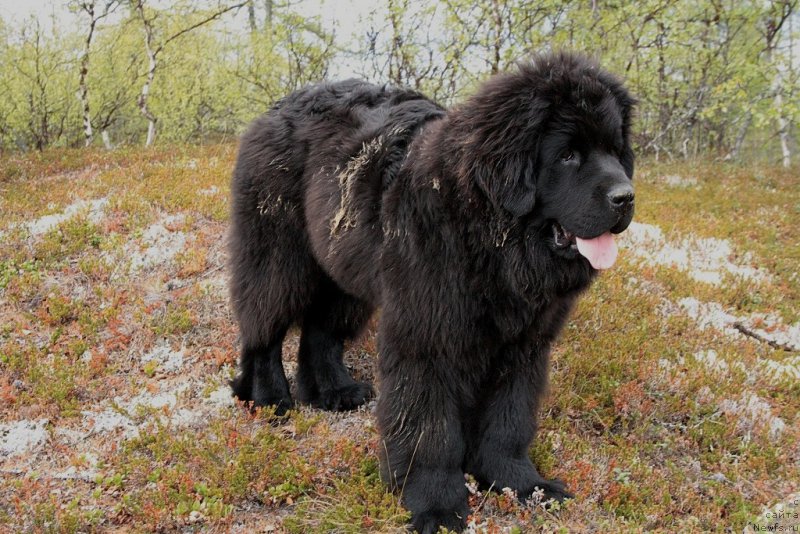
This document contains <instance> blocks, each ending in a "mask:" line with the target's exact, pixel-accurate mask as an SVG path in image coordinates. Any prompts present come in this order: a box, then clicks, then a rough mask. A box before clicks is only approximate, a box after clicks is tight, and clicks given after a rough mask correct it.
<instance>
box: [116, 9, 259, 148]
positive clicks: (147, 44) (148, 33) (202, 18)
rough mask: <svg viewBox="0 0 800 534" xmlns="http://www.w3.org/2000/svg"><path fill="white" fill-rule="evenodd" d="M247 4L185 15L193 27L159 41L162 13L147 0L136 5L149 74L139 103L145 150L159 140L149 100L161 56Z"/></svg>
mask: <svg viewBox="0 0 800 534" xmlns="http://www.w3.org/2000/svg"><path fill="white" fill-rule="evenodd" d="M246 4H247V2H246V1H245V2H239V3H237V4H232V5H229V6H221V7H218V8H216V9H214V10H212V11H210V12H208V13H205V14H203V13H201V14H197V13H187V14H185V18H194V19H196V20H195V21H194V22H192V23H188V24H187V25H185V26H183V27H181V28H180V29H178V30H176V31H174V32H171V33H168V34H167V36H166V37H163V38H159V37H158V36H157V35H156V34H157V28H156V22H157V19H158V18H159V16H160V14H161V13H160V12H159V11H157V10H155V9H149V8H148V7H147V6H145V0H133V1H132V3H131V7H132V9H133V11H134V12H135V14H136V15H137V16H138V18H139V21H140V22H141V24H142V29H143V33H144V49H145V53H146V54H147V74H146V76H145V81H144V84H143V85H142V89H141V92H140V93H139V97H138V99H137V104H138V106H139V111H140V112H141V114H142V116H143V117H144V118H145V119H147V140H146V141H145V146H150V145H152V144H153V141H154V140H155V137H156V122H157V121H158V117H156V116H155V115H154V114H153V112H152V111H151V109H150V107H149V102H148V98H149V96H150V88H151V87H152V85H153V80H155V76H156V70H157V69H158V59H159V56H160V55H161V53H162V52H163V51H164V48H165V47H166V46H167V45H169V44H170V43H172V42H173V41H175V40H177V39H179V38H180V37H182V36H184V35H186V34H188V33H189V32H191V31H193V30H196V29H197V28H200V27H202V26H204V25H206V24H208V23H210V22H212V21H215V20H217V19H219V18H220V17H221V16H222V15H224V14H225V13H228V12H229V11H233V10H235V9H239V8H241V7H243V6H245V5H246ZM182 18H184V17H182Z"/></svg>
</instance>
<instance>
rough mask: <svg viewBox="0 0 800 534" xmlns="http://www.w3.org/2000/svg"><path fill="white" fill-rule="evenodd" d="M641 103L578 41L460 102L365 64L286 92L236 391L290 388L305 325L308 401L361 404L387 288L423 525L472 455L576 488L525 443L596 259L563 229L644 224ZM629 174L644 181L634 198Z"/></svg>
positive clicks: (388, 345)
mask: <svg viewBox="0 0 800 534" xmlns="http://www.w3.org/2000/svg"><path fill="white" fill-rule="evenodd" d="M633 103H634V101H633V99H632V98H631V97H630V96H629V94H628V93H627V92H626V91H625V89H624V88H623V87H622V85H621V84H620V82H619V81H618V80H617V79H616V78H614V77H613V76H611V75H610V74H608V73H606V72H605V71H603V70H601V69H600V68H599V67H598V66H597V65H596V64H595V63H594V62H592V61H590V60H587V59H586V58H583V57H582V56H578V55H572V54H554V55H544V56H540V57H537V58H536V59H534V60H533V61H531V62H529V63H525V64H522V65H520V66H519V68H518V69H516V70H515V71H514V72H511V73H508V74H501V75H498V76H495V77H493V78H491V79H490V80H489V81H487V82H486V83H485V84H483V86H482V87H480V88H479V90H478V92H477V93H476V94H475V95H474V96H472V97H471V98H469V99H468V100H466V101H465V102H464V103H463V104H461V105H459V106H457V107H455V108H454V109H452V110H449V111H447V110H445V109H443V108H442V107H440V106H438V105H437V104H435V103H433V102H432V101H430V100H428V99H427V98H425V97H424V96H422V95H420V94H418V93H416V92H414V91H410V90H406V89H400V88H395V87H387V86H383V87H380V86H374V85H370V84H367V83H364V82H360V81H352V80H351V81H346V82H341V83H326V84H320V85H316V86H313V87H308V88H306V89H302V90H300V91H297V92H295V93H292V94H291V95H289V96H287V97H286V98H284V99H283V100H281V101H280V102H278V103H277V104H276V105H275V106H274V107H273V109H272V110H271V111H270V112H269V113H268V114H266V115H265V116H263V117H261V118H259V119H258V120H256V121H255V122H254V123H253V125H252V126H251V128H250V129H249V131H248V132H247V133H246V134H245V135H244V137H243V138H242V141H241V148H240V153H239V157H238V161H237V164H236V170H235V174H234V177H233V183H232V195H233V202H232V225H233V228H232V234H231V238H232V239H231V248H230V258H231V269H232V281H231V295H232V302H233V308H234V310H235V314H236V318H237V320H238V322H239V326H240V329H241V335H242V343H243V346H242V353H241V363H240V366H241V367H240V374H239V376H238V377H237V378H236V380H234V382H233V388H234V393H235V395H236V396H238V397H239V398H240V399H244V400H250V401H253V403H254V404H255V405H259V406H261V405H275V406H276V407H277V411H278V413H282V412H283V411H285V410H286V409H288V408H290V407H291V406H292V405H293V401H292V397H291V395H290V391H289V385H288V382H287V380H286V376H285V375H284V371H283V367H282V364H281V343H282V341H283V337H284V335H285V334H286V331H287V329H288V328H289V327H290V326H291V325H292V324H299V325H300V326H301V328H302V334H301V340H300V349H299V354H298V370H297V385H298V397H299V400H300V401H301V402H304V403H310V404H312V405H315V406H319V407H321V408H325V409H333V410H346V409H352V408H355V407H357V406H359V405H361V404H363V403H364V402H365V401H366V400H367V399H368V398H369V397H370V396H371V395H372V388H371V387H370V386H369V385H368V384H364V383H359V382H356V381H354V380H353V379H352V378H351V377H350V376H349V374H348V372H347V370H346V368H345V367H344V365H343V363H342V348H343V344H344V342H345V341H346V340H348V339H351V338H353V337H354V336H355V335H357V334H358V332H359V331H360V330H361V329H362V328H363V327H364V325H365V323H366V321H367V320H368V318H369V317H370V315H371V314H372V312H373V311H374V310H375V309H376V308H377V307H381V308H382V311H381V314H380V324H379V333H378V350H379V354H380V356H379V357H380V361H379V371H380V391H381V394H380V397H379V401H378V408H377V418H378V424H379V428H380V432H381V440H382V442H381V444H380V447H379V449H380V454H381V464H382V473H383V476H384V479H385V480H386V481H387V482H388V483H389V484H390V485H391V486H392V487H394V488H397V489H399V488H402V492H403V493H402V498H403V503H404V504H405V506H406V507H408V509H409V510H411V512H412V522H413V524H414V526H415V527H416V528H417V529H418V530H419V531H420V532H426V533H427V532H435V531H436V530H437V529H438V528H439V526H441V525H444V526H447V527H448V528H451V529H460V528H462V527H463V526H464V524H465V519H466V517H467V515H468V513H469V509H468V506H467V490H466V488H465V486H464V473H465V472H468V473H471V474H472V475H474V476H475V478H476V479H477V480H478V481H479V483H481V484H482V485H484V487H485V488H489V487H494V488H504V487H509V488H512V489H514V490H516V491H517V493H518V495H519V496H520V497H521V498H525V497H527V496H529V495H530V494H531V493H532V492H533V491H534V488H535V487H537V486H538V487H540V488H542V489H543V490H544V491H545V494H546V496H547V497H554V498H556V499H563V498H564V497H566V496H568V495H569V494H568V493H567V492H566V490H565V489H564V487H563V484H561V483H560V482H559V481H553V480H545V479H543V478H542V477H541V476H540V475H539V473H538V472H537V471H536V468H535V467H534V466H533V465H532V463H531V461H530V459H529V458H528V448H529V446H530V443H531V441H532V439H533V437H534V433H535V430H536V412H537V409H538V405H539V400H540V398H541V396H542V393H543V391H544V389H545V386H546V382H547V374H548V355H549V352H550V346H551V343H552V342H553V341H554V339H555V338H556V336H557V335H558V333H559V331H560V330H561V328H562V326H563V324H564V322H565V320H566V318H567V315H568V313H569V312H570V310H571V308H572V307H573V304H574V302H575V300H576V298H577V297H578V295H579V293H580V292H581V291H583V290H584V289H585V288H586V287H587V286H588V285H589V283H590V281H591V280H592V278H593V277H594V275H595V270H594V269H593V268H592V267H591V265H590V264H589V262H588V261H587V260H586V259H585V258H583V257H582V256H580V255H579V254H578V253H577V252H576V250H575V247H574V246H566V247H565V246H563V245H562V244H559V243H558V239H556V238H555V237H554V231H555V230H554V228H557V227H563V229H565V230H567V231H568V232H569V233H570V234H575V235H577V236H579V237H583V238H593V237H595V236H597V235H600V234H602V233H604V232H608V231H611V232H614V233H618V232H621V231H623V230H624V229H625V228H626V227H627V226H628V224H629V223H630V220H631V217H632V213H633V205H632V189H630V179H631V177H632V174H633V153H632V151H631V149H630V142H629V139H630V121H631V108H632V106H633ZM614 187H617V188H618V187H625V188H627V189H626V191H627V190H630V193H629V194H628V196H629V197H630V199H626V202H625V203H624V205H622V206H621V205H620V204H619V203H616V204H615V205H613V206H611V205H609V200H608V198H609V195H611V193H609V191H610V190H611V189H613V188H614ZM628 200H630V202H628Z"/></svg>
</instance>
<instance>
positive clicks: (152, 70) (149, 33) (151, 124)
mask: <svg viewBox="0 0 800 534" xmlns="http://www.w3.org/2000/svg"><path fill="white" fill-rule="evenodd" d="M136 9H137V10H138V11H139V16H140V17H141V19H142V24H143V25H144V48H145V51H146V52H147V60H148V67H147V77H146V78H145V82H144V85H142V92H141V93H139V98H138V99H137V104H138V105H139V111H140V112H141V113H142V116H143V117H144V118H145V119H147V140H146V141H145V143H144V146H151V145H152V144H153V141H154V140H155V138H156V116H155V115H153V113H152V112H151V111H150V108H148V107H147V97H148V96H149V95H150V87H151V86H152V85H153V80H154V79H155V77H156V67H158V60H157V54H158V52H157V51H155V50H153V26H152V25H151V23H150V21H149V20H148V19H147V18H146V17H145V15H144V6H143V5H142V2H139V3H138V4H137V5H136Z"/></svg>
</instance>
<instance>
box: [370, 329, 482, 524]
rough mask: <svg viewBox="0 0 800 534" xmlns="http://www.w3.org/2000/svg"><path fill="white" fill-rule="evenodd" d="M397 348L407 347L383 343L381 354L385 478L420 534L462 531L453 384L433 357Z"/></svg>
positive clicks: (460, 442)
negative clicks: (443, 529)
mask: <svg viewBox="0 0 800 534" xmlns="http://www.w3.org/2000/svg"><path fill="white" fill-rule="evenodd" d="M384 319H385V318H384ZM406 342H407V340H406ZM398 346H402V344H397V343H395V342H393V340H392V339H386V338H384V339H383V340H382V346H381V349H380V352H381V371H382V376H381V395H380V398H379V401H378V410H377V412H378V425H379V428H380V430H381V443H380V444H379V449H380V450H379V454H380V456H381V471H382V476H383V478H384V480H385V481H386V482H388V483H389V485H390V486H391V487H392V488H393V489H394V490H395V491H397V492H398V493H400V496H401V500H402V502H403V505H404V506H405V507H406V508H408V510H410V511H411V514H412V517H411V522H412V524H413V526H414V528H415V529H416V530H417V531H418V532H420V533H422V534H428V533H435V532H438V531H439V527H441V526H445V527H447V528H448V529H450V530H455V531H460V530H461V529H463V528H464V526H465V525H466V519H467V515H468V514H469V508H468V505H467V489H466V486H465V484H464V473H463V471H462V465H463V462H464V454H465V451H466V448H465V444H464V437H463V431H462V427H461V422H460V419H459V413H458V408H457V405H456V403H455V402H454V399H453V393H452V388H453V386H454V384H452V383H445V382H444V380H445V377H443V376H442V374H441V372H440V370H437V369H436V368H435V367H434V366H432V365H430V363H431V361H432V358H431V355H426V354H421V353H419V352H418V353H417V354H414V355H409V354H407V353H404V354H400V353H399V352H397V350H396V349H397V347H398Z"/></svg>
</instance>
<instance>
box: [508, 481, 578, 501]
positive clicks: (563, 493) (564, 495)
mask: <svg viewBox="0 0 800 534" xmlns="http://www.w3.org/2000/svg"><path fill="white" fill-rule="evenodd" d="M574 497H575V495H573V494H572V493H570V492H569V491H568V490H567V488H566V485H565V484H564V482H562V481H561V480H558V479H557V478H554V479H552V480H544V479H543V480H540V481H539V482H537V483H536V484H535V485H534V487H533V489H532V490H531V491H528V492H526V494H525V495H520V499H521V500H523V501H525V500H528V499H530V498H534V499H536V500H537V501H539V502H542V503H547V502H548V501H551V500H552V501H555V502H557V503H562V502H564V501H565V500H566V499H572V498H574Z"/></svg>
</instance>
